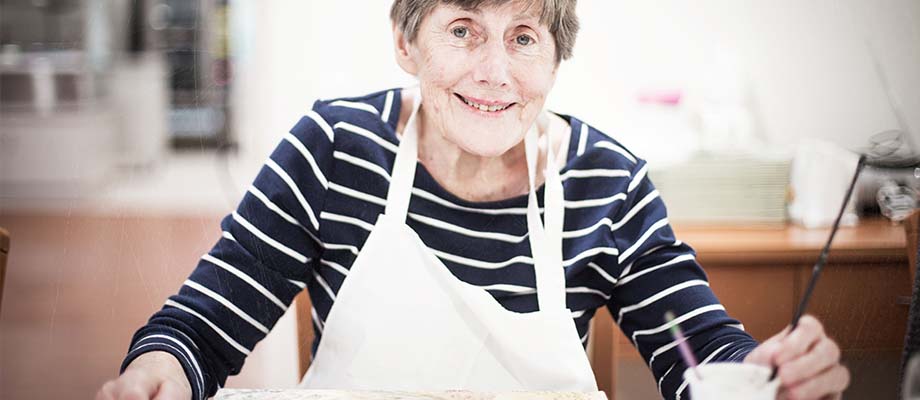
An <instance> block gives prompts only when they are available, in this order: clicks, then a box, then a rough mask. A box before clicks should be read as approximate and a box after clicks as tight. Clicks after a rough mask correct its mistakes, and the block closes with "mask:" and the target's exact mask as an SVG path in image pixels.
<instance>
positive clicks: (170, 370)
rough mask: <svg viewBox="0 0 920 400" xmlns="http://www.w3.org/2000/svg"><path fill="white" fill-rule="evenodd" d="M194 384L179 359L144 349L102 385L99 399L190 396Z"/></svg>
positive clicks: (164, 399) (177, 398)
mask: <svg viewBox="0 0 920 400" xmlns="http://www.w3.org/2000/svg"><path fill="white" fill-rule="evenodd" d="M191 398H192V387H191V386H190V385H189V382H188V378H186V376H185V371H184V370H183V369H182V365H181V364H179V360H176V358H175V357H174V356H173V355H172V354H169V353H166V352H163V351H151V352H149V353H144V354H141V355H140V356H138V357H137V358H135V359H134V361H131V364H128V368H126V369H125V372H124V373H122V374H121V376H119V377H118V378H116V379H113V380H110V381H108V382H106V383H105V384H104V385H102V388H101V389H99V392H97V393H96V400H126V399H130V400H147V399H153V400H188V399H191Z"/></svg>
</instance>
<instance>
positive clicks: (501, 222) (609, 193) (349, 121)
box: [122, 89, 757, 399]
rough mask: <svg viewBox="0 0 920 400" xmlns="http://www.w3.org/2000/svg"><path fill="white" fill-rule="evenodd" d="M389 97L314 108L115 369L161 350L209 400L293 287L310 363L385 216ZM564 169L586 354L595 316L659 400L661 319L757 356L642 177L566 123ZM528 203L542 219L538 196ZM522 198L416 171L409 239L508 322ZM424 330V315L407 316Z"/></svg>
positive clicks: (570, 260)
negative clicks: (634, 356)
mask: <svg viewBox="0 0 920 400" xmlns="http://www.w3.org/2000/svg"><path fill="white" fill-rule="evenodd" d="M400 104H401V98H400V90H399V89H393V90H387V91H383V92H378V93H373V94H370V95H367V96H363V97H358V98H347V99H339V100H333V101H317V102H316V103H315V104H314V106H313V110H312V111H309V112H308V113H307V115H306V116H304V117H303V118H301V120H300V121H299V122H298V123H297V125H296V126H294V128H293V129H292V130H291V131H290V133H289V134H287V135H285V137H284V139H283V140H282V141H281V143H280V144H279V145H278V147H277V148H276V149H275V150H274V152H273V153H272V154H271V156H270V158H269V159H268V160H267V161H266V163H265V166H264V167H263V168H262V170H261V171H260V173H259V175H258V176H257V177H256V179H255V182H253V184H252V186H251V187H250V188H249V190H248V191H247V193H246V194H245V196H244V198H243V199H242V201H241V202H240V204H239V207H238V208H237V209H236V211H234V212H233V213H232V214H231V215H228V216H227V217H226V218H224V220H223V221H222V223H221V227H222V228H223V233H222V236H221V238H220V239H219V241H218V242H217V244H216V245H215V246H214V247H213V249H212V250H211V251H210V252H208V254H205V255H204V256H203V257H202V258H201V260H200V262H199V263H198V266H197V268H195V270H194V271H193V272H192V274H191V276H190V277H189V278H188V280H187V281H186V282H185V284H184V285H183V286H182V288H181V289H180V290H179V293H178V294H176V295H173V296H171V297H170V298H169V299H168V300H167V301H166V304H165V306H164V307H163V309H162V310H160V311H159V312H157V313H155V314H154V315H153V316H152V317H151V318H150V321H149V323H148V324H147V325H146V326H144V327H142V328H141V329H139V330H138V331H137V333H136V334H135V336H134V338H133V340H132V343H131V347H130V351H129V353H128V355H127V357H126V359H125V361H124V363H123V365H122V368H124V367H125V366H127V364H128V363H130V362H131V361H132V360H133V359H134V358H135V357H137V356H138V355H140V354H142V353H144V352H147V351H151V350H162V351H167V352H169V353H171V354H173V355H174V356H176V358H178V359H179V361H180V362H181V364H182V365H183V367H184V369H185V371H186V373H187V375H188V378H189V381H190V382H191V386H192V390H193V392H194V397H195V398H196V399H198V398H202V397H204V396H205V395H213V394H214V393H215V392H216V391H217V389H218V387H219V386H223V384H224V382H225V381H226V379H227V376H228V375H234V374H237V373H239V371H240V368H241V367H242V365H243V361H244V360H245V358H246V356H247V355H248V354H249V353H250V351H251V350H252V349H253V347H254V346H255V345H256V343H258V342H259V340H261V339H262V338H264V337H265V335H266V334H267V333H268V332H269V330H270V329H271V328H272V326H274V324H275V322H276V321H277V320H278V318H280V317H281V315H282V314H284V313H285V312H286V310H287V308H288V306H289V305H290V303H291V302H292V300H293V299H294V297H295V296H296V295H297V294H298V293H299V292H300V291H301V290H303V289H304V288H306V289H308V290H309V294H310V298H311V300H312V303H313V307H314V309H313V325H314V326H313V328H314V331H315V333H316V341H315V342H314V344H313V348H314V350H315V349H316V346H317V345H318V343H319V340H321V338H322V334H323V321H325V319H326V316H327V315H328V314H329V310H330V308H331V307H332V304H333V303H334V302H335V296H336V293H337V292H338V290H339V288H340V287H341V286H342V282H343V281H344V280H345V279H346V277H347V276H348V270H349V268H350V267H351V265H352V263H353V262H354V261H355V258H356V256H357V254H358V252H359V251H360V249H361V247H362V245H363V244H364V242H365V240H366V239H367V237H368V235H369V233H370V231H371V229H372V228H373V225H374V223H375V222H376V220H377V216H378V215H380V214H382V213H383V211H384V205H385V203H386V200H385V199H386V195H387V189H388V187H389V179H390V173H391V171H392V167H393V162H394V160H395V155H396V149H397V146H398V143H399V140H398V138H397V136H396V131H395V130H396V124H397V122H398V121H397V120H398V119H399V115H400ZM562 117H563V118H564V119H566V120H567V121H568V123H569V125H570V127H571V131H570V132H571V133H570V135H571V136H570V139H569V146H568V151H567V153H566V154H565V156H566V162H565V166H564V168H563V169H562V170H561V171H560V173H561V175H562V180H563V187H564V192H565V199H566V201H565V226H564V233H563V260H564V261H563V267H564V268H565V277H566V287H567V288H566V292H567V296H566V299H567V304H568V307H569V309H571V310H572V319H573V320H574V323H575V326H576V327H577V330H578V333H579V335H580V336H581V337H582V342H585V341H586V340H587V332H588V323H589V321H590V320H591V317H592V316H594V313H595V312H596V310H597V309H598V307H603V306H606V307H608V308H609V309H610V312H611V314H612V315H613V316H614V319H615V320H617V322H618V323H619V326H620V328H621V329H622V330H623V332H624V333H625V334H626V336H627V337H629V338H631V339H632V341H633V343H634V345H636V346H637V348H638V350H639V352H640V353H641V354H642V356H643V357H644V358H645V360H646V361H647V363H648V365H649V366H650V368H651V370H652V372H653V373H654V375H655V377H656V379H657V382H658V386H659V390H660V391H661V393H662V394H663V395H664V396H665V397H667V398H675V397H680V396H681V394H683V397H684V398H687V397H689V396H688V394H689V392H688V391H687V390H686V387H685V386H686V384H685V383H684V381H683V378H682V375H683V372H684V369H685V365H684V364H683V362H682V361H681V359H680V356H679V355H678V352H677V348H676V343H675V342H674V340H673V339H672V337H671V335H670V334H669V332H668V329H667V328H668V325H665V324H664V323H663V320H662V316H663V315H664V312H665V311H667V310H673V311H674V313H675V315H677V319H676V322H678V323H680V324H681V327H682V328H683V329H684V331H685V335H686V336H687V337H688V338H689V339H688V340H689V341H690V344H691V347H692V348H693V349H694V350H695V352H696V354H697V355H698V357H699V358H700V359H701V360H704V361H705V362H711V361H735V360H742V359H743V357H744V356H745V355H747V353H748V352H750V351H751V350H752V349H753V348H754V347H755V346H756V344H757V343H756V342H755V341H754V340H753V339H752V338H751V337H750V336H749V335H748V334H746V333H744V331H743V330H742V328H741V325H740V324H739V323H738V322H737V321H735V320H733V319H731V318H729V317H728V315H727V314H726V312H725V309H724V308H723V307H722V305H721V304H719V302H718V300H717V299H716V298H715V296H714V295H713V293H712V291H711V290H710V288H709V285H708V283H707V281H706V276H705V274H704V273H703V270H702V269H701V268H700V266H699V265H698V264H697V262H696V261H695V258H694V252H693V250H692V249H691V248H690V247H689V246H688V245H686V244H685V243H682V242H680V241H679V240H677V239H676V238H675V237H674V233H673V232H672V230H671V227H670V225H669V224H668V218H667V214H666V210H665V205H664V203H663V202H662V200H661V198H660V197H659V196H658V192H657V191H656V190H655V188H654V187H653V186H652V184H651V182H649V180H648V178H647V177H646V171H647V167H646V164H645V162H644V161H643V160H640V159H638V158H636V157H635V156H634V155H633V154H631V153H630V152H629V151H627V150H625V149H624V148H623V147H622V146H621V145H620V144H619V143H617V142H616V141H615V140H613V139H611V138H610V137H608V136H606V135H604V134H602V133H601V132H598V131H597V130H595V129H593V128H591V127H589V126H588V125H587V124H585V123H583V122H582V121H579V120H578V119H576V118H574V117H569V116H562ZM537 197H538V199H539V203H540V204H541V205H542V202H543V195H542V188H541V189H540V190H539V191H538V193H537ZM526 210H527V196H526V195H522V196H518V197H514V198H510V199H505V200H500V201H491V202H470V201H466V200H463V199H461V198H458V197H456V196H454V195H452V194H451V193H449V192H448V191H446V190H445V189H444V188H443V187H441V186H440V185H439V184H438V183H437V182H436V181H435V180H434V178H432V176H431V175H430V174H429V173H428V172H427V171H426V169H425V168H424V166H423V165H421V164H419V165H418V168H417V169H416V176H415V184H414V188H413V190H412V199H411V202H410V206H409V218H408V221H407V222H408V225H409V226H411V227H412V229H414V230H415V231H416V232H418V234H419V236H420V237H421V239H422V240H423V241H424V242H425V244H426V245H427V246H428V247H429V248H430V249H431V251H433V252H434V254H435V255H437V256H438V258H440V259H441V261H443V262H444V264H445V265H446V266H447V267H448V268H449V269H450V271H451V272H452V273H453V274H454V275H456V276H457V277H458V278H459V279H461V280H463V281H465V282H467V283H470V284H473V285H477V286H480V287H482V288H483V290H486V291H488V292H489V293H490V294H492V295H493V296H494V297H495V298H496V299H497V300H498V301H499V302H500V303H501V304H502V305H503V306H504V307H505V308H507V309H509V310H512V311H517V312H530V311H536V310H537V298H536V294H535V282H534V271H533V261H532V259H531V253H530V243H529V241H528V240H527V237H526V235H527V221H526ZM418 317H419V318H424V317H425V316H424V315H419V316H418Z"/></svg>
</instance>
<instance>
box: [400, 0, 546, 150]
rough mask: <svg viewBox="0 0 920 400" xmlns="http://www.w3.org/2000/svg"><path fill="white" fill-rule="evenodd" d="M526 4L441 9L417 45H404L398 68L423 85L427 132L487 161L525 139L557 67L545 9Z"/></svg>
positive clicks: (422, 31) (430, 18)
mask: <svg viewBox="0 0 920 400" xmlns="http://www.w3.org/2000/svg"><path fill="white" fill-rule="evenodd" d="M522 3H526V2H509V3H506V4H504V5H501V6H491V7H483V8H478V9H473V10H464V9H462V8H458V7H453V6H447V5H443V4H442V5H438V6H437V7H435V9H434V10H433V11H432V12H431V14H429V15H428V16H427V17H425V18H424V19H423V20H422V23H421V25H420V27H419V31H418V35H417V36H416V39H415V40H414V41H413V42H412V43H408V44H406V43H404V42H403V43H402V46H404V49H405V54H404V55H402V56H401V57H402V59H400V65H402V66H403V68H404V69H406V71H407V72H409V73H410V74H413V75H415V76H417V77H418V79H419V82H420V86H421V90H422V99H423V103H422V107H423V108H422V113H423V119H422V121H421V122H422V124H423V125H422V126H423V127H424V129H425V130H426V131H427V132H431V133H440V134H441V135H443V136H444V137H445V138H446V139H447V140H449V141H451V142H453V143H454V144H456V145H457V146H459V147H460V148H461V149H463V150H464V151H466V152H468V153H472V154H475V155H478V156H484V157H495V156H499V155H501V154H504V153H505V152H506V151H508V150H509V149H511V148H512V147H514V146H515V145H516V144H518V143H520V141H521V140H522V139H523V137H524V135H525V134H526V132H527V130H528V129H529V128H530V126H531V125H532V124H533V122H534V120H535V119H536V117H537V115H538V114H539V113H540V111H541V110H542V109H543V104H544V102H545V101H546V96H547V94H548V93H549V91H550V89H551V88H552V86H553V83H554V81H555V79H556V67H557V64H556V59H555V53H556V46H555V42H554V40H553V37H552V35H551V34H550V32H549V30H548V28H547V27H546V26H545V25H543V24H541V23H540V16H539V8H540V7H529V8H528V7H526V5H525V4H522ZM399 36H401V35H397V43H399ZM397 58H400V56H399V55H398V57H397Z"/></svg>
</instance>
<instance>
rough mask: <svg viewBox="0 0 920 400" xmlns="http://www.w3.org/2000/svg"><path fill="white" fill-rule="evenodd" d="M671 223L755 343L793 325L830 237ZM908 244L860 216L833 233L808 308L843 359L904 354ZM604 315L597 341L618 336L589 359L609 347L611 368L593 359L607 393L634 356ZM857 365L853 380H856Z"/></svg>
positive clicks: (897, 231)
mask: <svg viewBox="0 0 920 400" xmlns="http://www.w3.org/2000/svg"><path fill="white" fill-rule="evenodd" d="M674 229H675V232H676V233H677V237H678V238H679V239H681V240H682V241H684V242H686V243H689V244H690V245H691V246H692V247H693V248H694V249H696V251H697V253H698V257H697V259H698V260H699V262H700V264H701V265H702V266H703V268H704V269H705V270H706V273H707V275H708V277H709V280H710V284H711V287H712V289H713V291H714V292H715V293H716V295H717V296H718V297H719V299H720V301H721V302H722V303H723V304H724V305H725V308H726V309H727V310H728V313H729V315H731V316H732V317H734V318H737V319H738V320H740V321H741V322H742V323H743V324H744V326H745V329H746V330H747V331H748V332H749V333H750V334H751V335H752V336H754V338H755V339H757V340H760V341H763V340H765V339H767V338H768V337H770V336H772V335H773V334H775V333H777V332H779V331H780V330H782V329H783V328H784V327H785V326H786V325H788V324H789V322H790V320H791V318H792V315H793V313H794V310H795V307H797V305H798V303H799V301H800V300H801V297H802V295H803V293H804V291H805V286H806V285H807V283H808V279H809V278H810V277H811V273H812V267H813V265H814V263H815V261H817V257H818V254H819V253H820V252H821V249H822V247H823V246H824V243H825V241H826V240H827V237H828V235H829V234H830V230H829V229H805V228H802V227H797V226H792V225H789V226H763V227H744V228H739V227H711V226H708V227H694V226H679V225H678V226H675V227H674ZM905 246H906V240H905V230H904V228H903V227H902V226H899V225H892V224H891V223H890V222H888V221H885V220H865V221H862V222H861V223H860V225H859V226H856V227H842V228H840V230H839V231H838V232H837V237H836V238H835V239H834V244H833V246H832V247H831V252H830V258H829V261H828V264H827V266H826V267H825V268H824V271H823V274H822V276H821V277H820V280H819V281H818V285H817V287H816V288H815V292H814V294H813V297H812V299H811V301H810V303H809V306H808V311H807V312H808V313H809V314H812V315H815V316H816V317H818V318H819V319H820V320H821V321H823V323H824V326H825V329H826V330H827V332H828V335H829V336H831V337H832V338H834V339H835V340H837V342H838V343H839V344H840V346H841V348H842V349H843V350H844V356H843V358H844V361H845V362H848V361H852V362H854V365H856V364H859V361H860V360H869V359H871V360H877V359H885V360H893V359H897V358H898V357H899V356H900V352H901V349H902V346H903V343H904V332H905V326H906V325H905V324H906V321H907V311H908V308H907V306H906V305H905V299H906V298H907V296H909V295H910V293H911V287H910V276H909V268H908V267H907V266H908V257H907V254H908V251H907V250H906V247H905ZM601 314H602V313H598V315H599V318H597V321H596V322H595V334H596V335H597V338H606V337H614V338H616V339H615V340H616V342H615V343H614V344H613V345H612V346H608V347H603V346H600V347H599V346H597V345H595V347H594V348H593V354H592V355H593V357H594V358H595V359H597V358H598V351H599V350H602V351H605V352H606V351H609V352H610V354H603V355H601V356H600V357H601V358H600V360H598V361H604V360H605V358H604V357H608V358H610V359H612V360H613V361H612V362H611V363H610V365H604V363H603V362H600V363H595V369H599V370H598V371H596V374H597V375H598V382H599V384H601V385H602V386H604V387H602V388H601V389H602V390H605V391H607V393H612V391H611V390H610V387H611V386H612V385H615V384H616V383H615V378H616V366H617V364H618V363H619V362H621V361H623V360H625V359H638V358H639V357H640V356H639V354H638V352H636V351H635V350H634V349H633V347H632V345H631V344H630V343H629V341H628V340H627V339H626V338H625V337H623V335H622V334H621V333H620V331H619V329H618V328H616V327H615V326H614V325H613V324H612V322H610V321H609V317H607V316H606V315H603V316H602V315H601ZM603 314H606V313H603ZM607 330H610V333H607V332H606V331H607ZM870 367H871V366H870ZM854 368H856V367H853V366H851V370H852V371H853V372H854V384H855V383H858V381H859V379H858V378H859V377H858V376H857V372H858V371H856V370H854ZM860 368H862V367H860ZM867 368H868V367H867ZM895 371H896V369H895ZM886 382H888V381H886ZM885 384H886V385H887V384H888V383H885ZM894 384H895V386H896V384H897V378H896V377H894ZM607 385H611V386H607ZM854 398H855V397H854Z"/></svg>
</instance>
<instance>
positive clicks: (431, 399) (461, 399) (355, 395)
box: [214, 389, 606, 400]
mask: <svg viewBox="0 0 920 400" xmlns="http://www.w3.org/2000/svg"><path fill="white" fill-rule="evenodd" d="M214 399H215V400H267V399H272V400H394V399H399V400H604V399H606V397H604V394H603V393H602V392H595V393H574V392H506V393H479V392H468V391H450V392H376V391H375V392H371V391H345V390H302V389H222V390H220V391H219V392H217V395H216V396H215V397H214Z"/></svg>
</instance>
